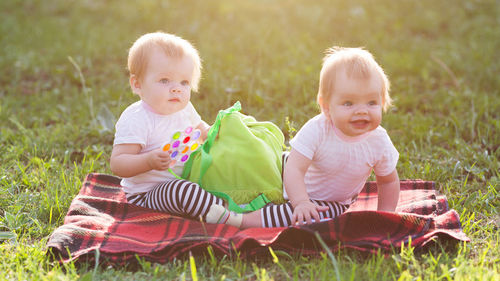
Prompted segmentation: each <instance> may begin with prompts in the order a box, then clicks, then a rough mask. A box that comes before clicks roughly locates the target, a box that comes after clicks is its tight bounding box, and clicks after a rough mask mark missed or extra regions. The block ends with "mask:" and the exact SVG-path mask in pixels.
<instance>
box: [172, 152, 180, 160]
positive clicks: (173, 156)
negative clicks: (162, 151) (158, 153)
mask: <svg viewBox="0 0 500 281" xmlns="http://www.w3.org/2000/svg"><path fill="white" fill-rule="evenodd" d="M177 154H179V151H177V150H176V151H174V152H172V154H170V158H172V159H174V158H175V157H177Z"/></svg>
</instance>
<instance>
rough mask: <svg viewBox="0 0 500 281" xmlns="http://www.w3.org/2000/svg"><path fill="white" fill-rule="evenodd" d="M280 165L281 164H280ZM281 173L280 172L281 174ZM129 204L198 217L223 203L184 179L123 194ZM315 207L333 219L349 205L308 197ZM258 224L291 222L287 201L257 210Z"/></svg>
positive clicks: (285, 158)
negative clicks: (325, 207)
mask: <svg viewBox="0 0 500 281" xmlns="http://www.w3.org/2000/svg"><path fill="white" fill-rule="evenodd" d="M287 159H288V153H286V152H285V153H283V156H282V160H283V163H285V162H286V160H287ZM283 166H284V165H283ZM282 174H283V173H282ZM127 200H128V202H129V203H132V204H135V205H138V206H141V207H145V208H150V209H153V210H157V211H161V212H166V213H170V214H173V215H177V216H180V217H185V218H190V219H195V220H199V218H200V217H201V218H202V220H203V221H205V217H206V215H207V213H208V210H209V209H210V206H212V205H213V204H217V205H223V204H224V201H223V200H222V199H221V198H218V197H216V196H215V195H212V194H211V193H209V192H207V191H205V190H204V189H202V188H201V187H200V186H199V185H198V184H196V183H193V182H189V181H186V180H178V179H172V180H169V181H167V182H164V183H161V184H158V185H156V186H155V187H154V188H153V189H152V190H150V191H148V192H144V193H138V194H133V195H129V196H127ZM311 201H312V202H313V203H315V204H317V205H319V206H328V207H329V208H330V209H329V210H328V211H325V212H319V216H320V218H321V219H325V218H334V217H337V216H339V215H341V214H342V213H343V212H345V210H347V208H348V207H349V205H344V204H340V203H337V202H328V201H318V200H311ZM260 211H261V219H262V227H280V226H289V225H291V220H292V214H293V208H292V205H291V204H290V202H288V203H285V204H280V205H274V204H269V205H266V206H265V207H263V208H262V209H261V210H260Z"/></svg>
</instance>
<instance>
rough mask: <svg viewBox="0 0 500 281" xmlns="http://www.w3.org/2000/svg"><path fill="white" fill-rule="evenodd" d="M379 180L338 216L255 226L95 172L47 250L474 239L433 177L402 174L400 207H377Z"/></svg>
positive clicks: (224, 250)
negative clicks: (211, 220)
mask: <svg viewBox="0 0 500 281" xmlns="http://www.w3.org/2000/svg"><path fill="white" fill-rule="evenodd" d="M376 205H377V186H376V184H375V183H373V182H368V183H367V184H366V185H365V188H364V189H363V191H362V192H361V194H360V195H359V196H358V199H357V201H356V202H355V203H354V204H353V205H352V206H351V207H350V208H349V210H348V211H347V212H346V213H345V214H343V215H341V216H339V217H337V218H335V219H334V220H330V221H325V222H320V223H313V224H311V225H306V226H294V227H288V228H284V227H280V228H251V229H246V230H240V229H238V228H236V227H233V226H228V225H220V224H219V225H216V224H206V223H202V222H200V221H194V220H188V219H184V218H180V217H176V216H172V215H169V214H166V213H160V212H153V211H151V210H148V209H145V208H141V207H137V206H135V205H131V204H128V203H126V199H125V194H124V193H123V191H122V189H121V187H120V179H119V178H117V177H114V176H109V175H104V174H89V175H88V176H87V178H86V179H85V182H84V183H83V187H82V189H81V191H80V193H79V194H78V195H77V196H76V198H75V199H74V200H73V202H72V203H71V205H70V207H69V210H68V213H67V215H66V218H65V220H64V224H63V225H62V226H60V227H59V228H57V229H56V230H55V231H54V233H52V235H51V236H50V239H49V241H48V243H47V246H48V253H52V254H55V256H56V257H57V258H58V259H60V260H61V261H63V262H67V261H70V260H87V259H90V260H92V259H93V258H94V257H95V256H96V253H97V252H98V253H99V256H100V257H101V258H104V259H105V260H106V261H107V262H108V263H113V264H125V263H129V262H132V263H133V262H135V261H137V257H136V256H139V257H142V258H145V259H146V260H149V261H153V262H159V263H164V262H167V261H169V260H171V259H173V258H176V257H180V256H184V255H186V254H187V253H189V252H191V253H193V254H202V253H206V251H207V250H206V249H207V247H208V246H211V247H212V250H213V252H214V253H215V254H217V255H224V254H226V255H230V256H235V255H237V256H238V257H240V258H248V257H252V256H255V255H258V254H262V253H264V252H268V247H271V248H272V249H273V250H282V251H286V252H288V253H292V252H300V253H302V254H306V255H312V254H317V253H318V252H320V251H322V248H321V246H320V244H319V243H318V240H317V238H316V236H315V233H316V232H317V233H318V234H319V235H320V237H321V238H322V240H323V241H324V242H325V243H326V244H327V245H328V247H330V249H331V250H337V249H339V248H352V249H357V250H359V251H368V252H376V251H378V250H379V249H380V250H381V251H382V252H386V253H387V252H389V251H391V250H392V249H394V248H398V247H401V245H402V244H403V243H404V244H406V245H407V244H408V242H409V241H410V240H411V243H412V246H413V247H415V248H419V247H422V246H424V245H426V244H428V243H429V242H431V241H437V240H460V241H469V238H468V237H467V236H466V235H465V234H464V233H463V232H462V229H461V225H460V219H459V216H458V214H457V212H456V211H454V210H448V205H447V201H446V198H445V197H444V196H436V191H435V189H434V183H433V182H429V181H420V180H411V181H401V194H400V200H399V204H398V208H397V213H387V212H377V211H374V210H375V209H376Z"/></svg>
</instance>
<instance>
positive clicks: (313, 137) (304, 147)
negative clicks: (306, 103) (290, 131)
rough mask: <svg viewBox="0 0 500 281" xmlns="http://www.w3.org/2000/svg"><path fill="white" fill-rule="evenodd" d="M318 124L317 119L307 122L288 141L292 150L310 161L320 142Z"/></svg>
mask: <svg viewBox="0 0 500 281" xmlns="http://www.w3.org/2000/svg"><path fill="white" fill-rule="evenodd" d="M318 122H320V121H319V120H317V119H311V120H309V121H307V122H306V124H304V126H302V128H301V129H300V130H299V132H298V133H297V135H295V137H294V138H293V139H292V140H291V141H290V145H291V146H292V148H293V149H295V150H296V151H298V152H299V153H300V154H302V155H304V156H305V157H307V158H308V159H311V160H312V159H313V158H314V153H315V152H316V150H317V148H318V145H319V141H320V136H319V135H320V133H319V132H320V128H319V124H318Z"/></svg>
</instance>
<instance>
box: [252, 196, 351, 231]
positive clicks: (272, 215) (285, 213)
mask: <svg viewBox="0 0 500 281" xmlns="http://www.w3.org/2000/svg"><path fill="white" fill-rule="evenodd" d="M311 202H313V203H314V204H316V205H318V206H328V207H329V208H330V209H329V210H327V211H325V212H318V213H319V218H320V219H326V218H334V217H337V216H340V215H341V214H342V213H344V212H345V211H346V210H347V208H349V205H344V204H340V203H338V202H330V201H319V200H312V199H311ZM260 212H261V213H260V214H261V220H262V227H281V226H290V225H292V214H293V207H292V204H291V203H290V202H287V203H285V204H280V205H273V204H270V205H267V206H265V207H264V208H262V209H261V211H260Z"/></svg>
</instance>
